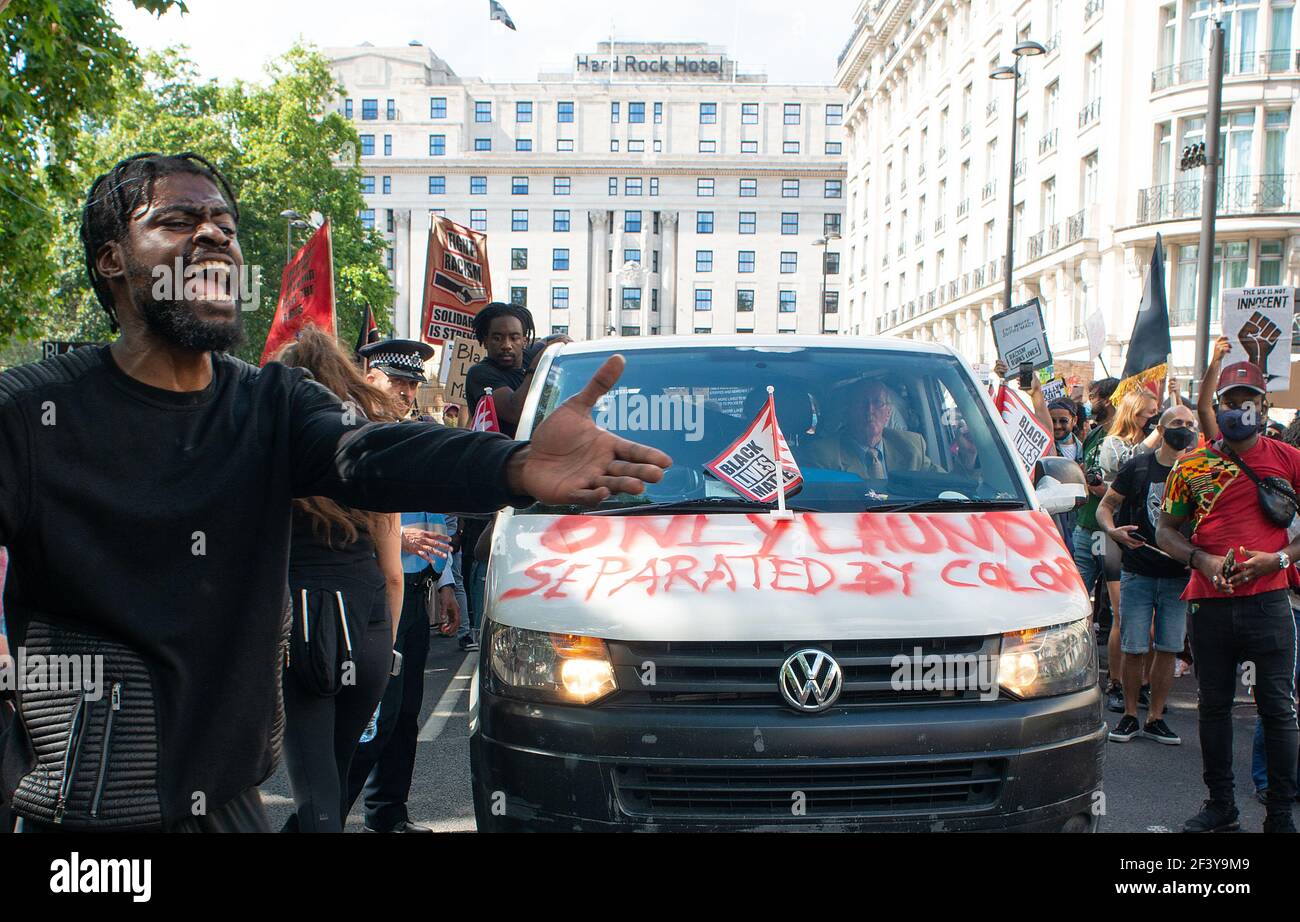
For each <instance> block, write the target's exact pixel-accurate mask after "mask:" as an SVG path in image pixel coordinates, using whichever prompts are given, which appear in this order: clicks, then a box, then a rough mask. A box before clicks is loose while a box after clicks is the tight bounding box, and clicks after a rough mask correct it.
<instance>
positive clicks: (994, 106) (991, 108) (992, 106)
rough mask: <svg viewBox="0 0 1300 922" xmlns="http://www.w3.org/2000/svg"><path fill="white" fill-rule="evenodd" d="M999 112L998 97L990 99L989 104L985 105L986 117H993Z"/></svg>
mask: <svg viewBox="0 0 1300 922" xmlns="http://www.w3.org/2000/svg"><path fill="white" fill-rule="evenodd" d="M997 114H998V101H997V100H996V99H990V100H989V102H988V105H986V106H985V107H984V117H985V118H987V119H992V118H993V117H994V116H996V115H997Z"/></svg>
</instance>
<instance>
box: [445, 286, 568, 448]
mask: <svg viewBox="0 0 1300 922" xmlns="http://www.w3.org/2000/svg"><path fill="white" fill-rule="evenodd" d="M533 336H534V332H533V315H532V312H531V311H529V310H528V308H526V307H522V306H520V305H518V304H504V303H502V302H500V301H493V302H492V303H491V304H489V305H487V306H486V307H484V308H483V309H482V310H481V311H479V312H478V314H476V315H475V317H474V338H475V339H477V340H478V341H479V344H480V345H482V346H483V348H484V350H485V351H486V352H487V357H486V358H484V359H483V361H481V362H479V363H478V364H477V365H475V366H474V367H473V368H471V369H470V370H469V374H467V375H466V376H465V398H466V400H467V401H468V403H469V412H470V415H471V416H472V415H473V414H474V411H475V410H476V409H477V408H478V402H479V400H480V399H481V398H482V397H483V394H484V392H485V389H486V388H489V387H490V388H492V402H493V403H495V404H496V410H497V419H498V421H499V422H500V424H501V431H502V432H504V433H505V434H506V435H509V436H514V434H515V427H517V426H518V425H519V414H520V413H521V412H522V411H523V408H524V397H526V396H527V395H528V388H529V387H531V386H532V383H533V372H535V371H536V370H537V363H538V362H539V361H541V357H542V352H544V351H545V349H546V347H547V346H549V345H551V344H553V343H562V342H570V340H569V337H567V336H560V335H556V336H548V337H547V338H546V339H544V340H542V341H541V342H535V341H534V340H533Z"/></svg>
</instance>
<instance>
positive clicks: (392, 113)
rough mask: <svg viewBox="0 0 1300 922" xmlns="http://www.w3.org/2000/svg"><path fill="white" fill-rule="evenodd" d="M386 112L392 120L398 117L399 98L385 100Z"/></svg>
mask: <svg viewBox="0 0 1300 922" xmlns="http://www.w3.org/2000/svg"><path fill="white" fill-rule="evenodd" d="M384 114H385V115H386V116H387V117H388V120H389V121H390V122H391V121H393V120H394V119H395V118H397V100H395V99H389V100H386V101H385V104H384Z"/></svg>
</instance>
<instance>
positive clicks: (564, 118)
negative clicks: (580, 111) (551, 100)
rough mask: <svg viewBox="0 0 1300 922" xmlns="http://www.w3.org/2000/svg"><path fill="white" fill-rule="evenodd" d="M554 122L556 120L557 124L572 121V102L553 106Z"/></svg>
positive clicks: (558, 103)
mask: <svg viewBox="0 0 1300 922" xmlns="http://www.w3.org/2000/svg"><path fill="white" fill-rule="evenodd" d="M555 120H556V121H557V122H572V121H573V103H572V102H567V101H566V102H557V103H556V104H555Z"/></svg>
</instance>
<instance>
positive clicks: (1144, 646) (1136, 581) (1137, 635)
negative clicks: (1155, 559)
mask: <svg viewBox="0 0 1300 922" xmlns="http://www.w3.org/2000/svg"><path fill="white" fill-rule="evenodd" d="M1186 588H1187V577H1184V576H1178V577H1156V576H1142V575H1140V574H1138V573H1130V572H1129V571H1127V570H1125V571H1124V572H1123V573H1122V574H1120V581H1119V647H1120V649H1121V650H1122V651H1124V652H1125V653H1134V654H1138V653H1146V652H1147V651H1149V650H1150V649H1151V622H1152V619H1153V618H1154V620H1155V625H1156V635H1155V647H1156V649H1157V650H1158V651H1160V652H1161V653H1181V652H1182V650H1183V638H1184V637H1185V636H1186V634H1187V603H1186V602H1184V601H1183V600H1182V599H1181V598H1179V596H1181V595H1182V594H1183V590H1184V589H1186Z"/></svg>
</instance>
